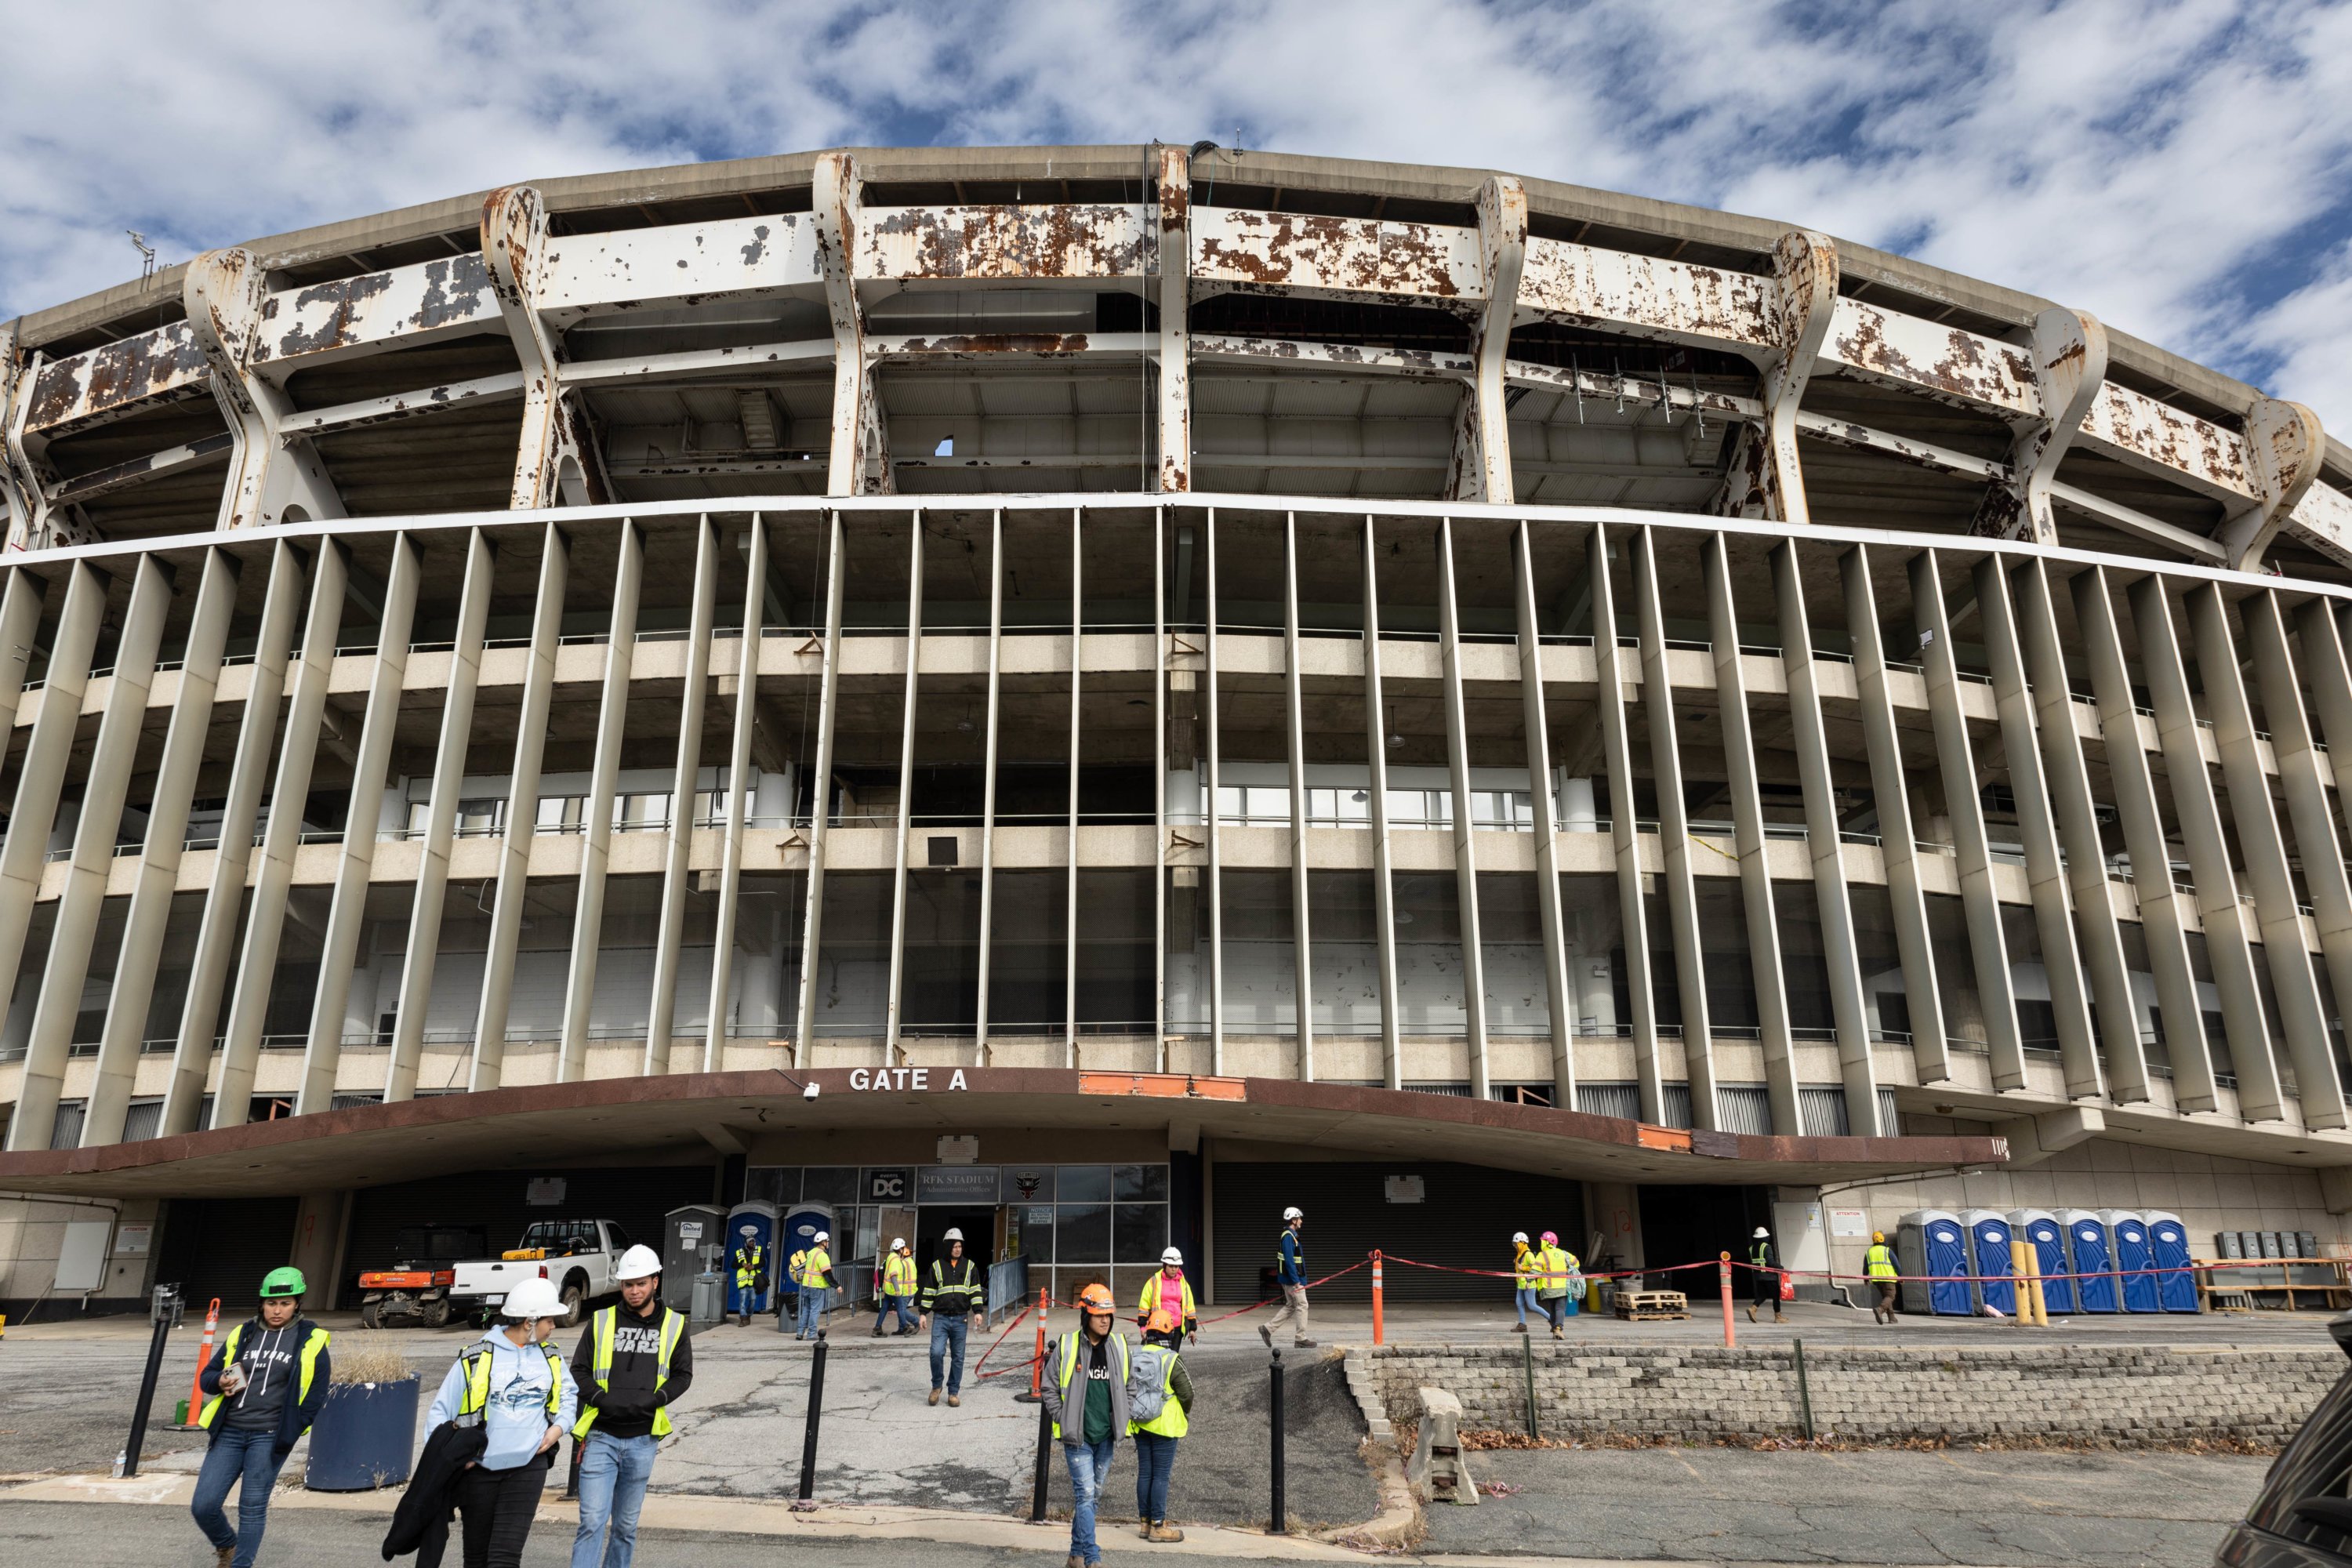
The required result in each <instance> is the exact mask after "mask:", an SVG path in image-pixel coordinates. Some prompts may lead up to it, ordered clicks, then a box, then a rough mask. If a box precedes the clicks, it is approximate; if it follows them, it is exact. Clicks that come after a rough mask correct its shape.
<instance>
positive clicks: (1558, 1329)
mask: <svg viewBox="0 0 2352 1568" xmlns="http://www.w3.org/2000/svg"><path fill="white" fill-rule="evenodd" d="M1542 1240H1543V1245H1542V1246H1541V1247H1538V1249H1537V1251H1536V1255H1535V1258H1536V1303H1537V1305H1538V1307H1540V1308H1541V1309H1542V1310H1543V1313H1544V1316H1545V1317H1546V1318H1548V1319H1549V1320H1550V1321H1551V1337H1552V1338H1553V1339H1556V1340H1564V1339H1566V1338H1568V1308H1569V1299H1570V1297H1571V1296H1574V1295H1575V1294H1576V1293H1577V1292H1579V1291H1580V1290H1581V1289H1583V1288H1584V1276H1583V1275H1582V1274H1580V1273H1579V1272H1578V1269H1579V1268H1580V1267H1581V1266H1580V1264H1579V1263H1578V1262H1577V1260H1576V1254H1574V1253H1573V1252H1570V1251H1569V1250H1568V1249H1567V1248H1565V1247H1561V1246H1560V1244H1559V1232H1558V1231H1552V1230H1548V1231H1546V1232H1544V1233H1543V1238H1542Z"/></svg>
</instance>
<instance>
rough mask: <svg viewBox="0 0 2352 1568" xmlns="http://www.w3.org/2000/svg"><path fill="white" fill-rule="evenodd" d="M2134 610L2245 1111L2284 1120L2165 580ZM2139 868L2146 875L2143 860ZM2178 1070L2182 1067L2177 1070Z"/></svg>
mask: <svg viewBox="0 0 2352 1568" xmlns="http://www.w3.org/2000/svg"><path fill="white" fill-rule="evenodd" d="M2131 609H2132V625H2133V627H2134V629H2135V630H2136V631H2137V633H2138V635H2139V657H2140V668H2141V670H2142V672H2143V674H2144V675H2145V676H2146V678H2147V691H2148V705H2149V706H2150V707H2152V708H2154V709H2155V710H2156V728H2157V733H2158V737H2159V738H2160V739H2161V741H2162V742H2163V748H2164V772H2165V776H2166V781H2167V782H2168V784H2170V785H2171V786H2172V809H2173V811H2174V812H2175V813H2176V814H2178V816H2179V822H2180V841H2181V844H2182V846H2183V847H2185V848H2186V849H2187V850H2188V852H2189V877H2190V879H2191V880H2192V881H2193V882H2194V883H2195V888H2194V889H2193V891H2194V894H2195V897H2196V900H2197V910H2198V914H2199V916H2200V919H2201V921H2202V922H2203V924H2204V928H2205V953H2206V957H2207V958H2208V959H2209V960H2210V962H2211V963H2212V966H2213V988H2214V990H2215V991H2217V992H2219V993H2220V994H2221V1023H2222V1028H2223V1030H2224V1031H2225V1034H2226V1037H2227V1039H2228V1042H2229V1046H2230V1064H2231V1069H2232V1070H2233V1071H2234V1072H2235V1073H2236V1075H2237V1079H2238V1105H2239V1114H2240V1115H2242V1116H2243V1117H2244V1118H2245V1119H2246V1120H2247V1121H2284V1119H2285V1116H2286V1100H2285V1091H2284V1087H2283V1086H2282V1085H2281V1083H2280V1082H2279V1074H2278V1061H2277V1058H2275V1057H2274V1056H2273V1055H2272V1052H2271V1037H2270V1030H2269V1028H2268V1027H2267V1026H2266V1024H2265V1022H2264V1018H2263V998H2262V988H2261V986H2260V985H2259V984H2256V982H2255V979H2254V954H2253V947H2252V940H2251V939H2250V938H2249V937H2248V936H2247V934H2246V929H2245V923H2244V921H2242V919H2241V918H2240V915H2239V913H2238V910H2239V903H2238V879H2237V875H2236V873H2235V872H2234V871H2232V870H2231V866H2230V841H2229V837H2228V836H2227V834H2225V833H2224V832H2223V830H2222V826H2221V805H2220V804H2219V803H2218V802H2217V801H2216V800H2215V799H2214V798H2213V780H2212V776H2211V774H2210V773H2207V772H2206V762H2205V749H2204V747H2203V745H2202V744H2201V743H2200V740H2199V737H2200V735H2201V734H2202V732H2203V730H2202V726H2200V724H2199V723H2198V721H2197V709H2196V704H2195V702H2194V700H2192V699H2191V698H2190V696H2189V671H2188V669H2187V667H2186V666H2185V665H2184V664H2183V663H2182V661H2181V650H2180V638H2179V632H2178V630H2177V629H2176V628H2175V626H2174V625H2173V621H2172V605H2171V602H2170V600H2169V598H2168V595H2166V593H2165V589H2164V580H2163V579H2162V578H2161V577H2158V576H2154V575H2150V576H2146V577H2142V578H2141V579H2140V580H2139V581H2138V582H2137V583H2134V584H2132V585H2131ZM2266 793H2267V792H2266ZM2158 865H2159V866H2161V867H2162V868H2163V869H2162V870H2161V871H2159V872H2158V875H2160V876H2162V877H2163V878H2165V879H2167V880H2169V879H2170V878H2171V875H2172V870H2171V865H2170V861H2169V858H2163V859H2160V860H2159V861H2158ZM2132 871H2133V875H2135V876H2138V875H2140V874H2141V873H2140V869H2139V858H2138V857H2137V855H2135V856H2134V857H2133V858H2132ZM2298 945H2300V944H2299V943H2298ZM2201 1023H2202V1016H2201V1015H2200V1026H2201ZM2166 1033H2167V1034H2170V1033H2171V1031H2170V1029H2169V1028H2168V1029H2167V1030H2166ZM2174 1070H2175V1071H2176V1072H2178V1071H2179V1067H2178V1065H2177V1064H2176V1065H2175V1068H2174Z"/></svg>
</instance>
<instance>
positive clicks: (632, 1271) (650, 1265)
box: [613, 1241, 662, 1284]
mask: <svg viewBox="0 0 2352 1568" xmlns="http://www.w3.org/2000/svg"><path fill="white" fill-rule="evenodd" d="M661 1271H662V1270H661V1258H660V1257H659V1256H658V1255H657V1254H656V1252H655V1251H654V1249H653V1248H652V1247H647V1246H646V1244H645V1243H644V1242H642V1241H641V1242H639V1243H637V1245H636V1246H635V1247H631V1248H629V1250H628V1251H626V1252H624V1253H623V1254H621V1261H620V1262H618V1263H616V1264H614V1266H613V1278H614V1279H618V1280H620V1281H621V1282H622V1283H624V1284H626V1283H627V1282H628V1281H630V1280H632V1279H652V1278H653V1277H654V1276H655V1275H656V1274H658V1273H660V1272H661Z"/></svg>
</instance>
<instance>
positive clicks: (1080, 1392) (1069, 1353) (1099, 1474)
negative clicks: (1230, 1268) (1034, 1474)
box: [1043, 1285, 1130, 1568]
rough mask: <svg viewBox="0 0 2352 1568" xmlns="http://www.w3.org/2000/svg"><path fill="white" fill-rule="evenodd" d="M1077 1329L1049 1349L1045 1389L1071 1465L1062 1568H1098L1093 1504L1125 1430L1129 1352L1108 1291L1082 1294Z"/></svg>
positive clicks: (1093, 1289) (1090, 1288) (1049, 1411)
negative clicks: (1065, 1553) (1117, 1329)
mask: <svg viewBox="0 0 2352 1568" xmlns="http://www.w3.org/2000/svg"><path fill="white" fill-rule="evenodd" d="M1077 1307H1078V1322H1079V1325H1080V1326H1079V1327H1077V1328H1075V1329H1072V1330H1071V1331H1069V1332H1068V1333H1066V1334H1064V1335H1063V1336H1062V1337H1061V1339H1060V1340H1059V1341H1057V1342H1055V1344H1054V1346H1053V1347H1052V1348H1051V1349H1049V1350H1048V1351H1047V1352H1045V1355H1046V1361H1045V1368H1046V1376H1045V1387H1044V1389H1043V1393H1044V1395H1045V1414H1046V1415H1047V1416H1048V1417H1049V1418H1050V1419H1051V1420H1052V1421H1053V1423H1054V1436H1056V1437H1058V1438H1060V1439H1061V1442H1062V1458H1063V1460H1064V1461H1065V1462H1066V1464H1068V1466H1069V1468H1070V1499H1071V1502H1072V1505H1073V1506H1072V1509H1071V1512H1070V1556H1069V1561H1068V1562H1067V1563H1065V1564H1064V1565H1063V1568H1094V1565H1095V1564H1096V1563H1100V1562H1101V1561H1102V1548H1101V1547H1099V1546H1097V1545H1096V1544H1095V1504H1096V1502H1097V1500H1099V1499H1100V1498H1101V1496H1102V1488H1103V1482H1104V1481H1105V1480H1106V1479H1108V1477H1109V1475H1110V1462H1111V1459H1112V1458H1113V1457H1114V1456H1116V1455H1117V1454H1118V1439H1119V1435H1120V1434H1121V1433H1123V1432H1125V1431H1126V1430H1127V1428H1128V1421H1129V1411H1128V1404H1127V1386H1128V1378H1129V1371H1130V1368H1129V1354H1128V1344H1127V1340H1126V1338H1125V1336H1123V1335H1121V1334H1118V1333H1117V1332H1114V1331H1113V1327H1112V1321H1113V1320H1114V1319H1115V1318H1116V1317H1117V1315H1118V1305H1117V1303H1115V1302H1114V1301H1112V1300H1111V1295H1110V1291H1109V1289H1108V1288H1107V1287H1105V1286H1101V1285H1089V1286H1087V1288H1086V1289H1083V1290H1081V1291H1079V1292H1078V1300H1077Z"/></svg>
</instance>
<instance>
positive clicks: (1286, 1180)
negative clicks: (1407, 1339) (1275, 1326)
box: [1214, 1160, 1585, 1307]
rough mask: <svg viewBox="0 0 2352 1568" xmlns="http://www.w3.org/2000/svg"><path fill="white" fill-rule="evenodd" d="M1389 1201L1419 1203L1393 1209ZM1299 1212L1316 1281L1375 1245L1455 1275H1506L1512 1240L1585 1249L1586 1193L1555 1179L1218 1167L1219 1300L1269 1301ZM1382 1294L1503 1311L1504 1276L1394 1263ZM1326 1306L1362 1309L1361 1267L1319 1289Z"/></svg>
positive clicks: (1338, 1167)
mask: <svg viewBox="0 0 2352 1568" xmlns="http://www.w3.org/2000/svg"><path fill="white" fill-rule="evenodd" d="M1391 1177H1394V1178H1400V1179H1401V1180H1400V1185H1399V1187H1398V1190H1397V1194H1396V1195H1397V1196H1398V1197H1400V1198H1410V1197H1412V1194H1413V1193H1414V1191H1415V1187H1414V1183H1415V1182H1416V1181H1417V1183H1418V1192H1419V1201H1417V1202H1393V1203H1392V1202H1391V1201H1390V1190H1389V1183H1390V1179H1391ZM1294 1205H1295V1206H1297V1208H1299V1209H1302V1210H1304V1211H1305V1213H1306V1215H1307V1233H1306V1243H1307V1274H1308V1277H1309V1278H1310V1279H1320V1278H1321V1277H1322V1276H1324V1275H1326V1274H1329V1273H1332V1272H1333V1271H1335V1270H1337V1269H1341V1268H1346V1267H1348V1265H1349V1264H1350V1263H1354V1262H1356V1261H1358V1260H1359V1259H1360V1258H1363V1257H1365V1255H1367V1254H1368V1253H1370V1251H1371V1250H1372V1248H1374V1247H1379V1248H1380V1249H1381V1251H1382V1252H1383V1253H1384V1254H1388V1255H1390V1256H1391V1257H1395V1258H1418V1259H1420V1260H1421V1261H1422V1262H1424V1263H1437V1264H1444V1265H1447V1266H1449V1267H1451V1268H1488V1269H1495V1270H1497V1271H1502V1270H1507V1269H1508V1268H1509V1267H1510V1262H1511V1233H1512V1232H1513V1231H1515V1230H1524V1231H1526V1232H1527V1233H1528V1235H1529V1236H1531V1237H1534V1236H1540V1235H1541V1234H1542V1233H1543V1232H1545V1231H1547V1230H1555V1231H1558V1232H1559V1238H1560V1245H1561V1246H1562V1247H1566V1248H1568V1249H1569V1250H1570V1251H1571V1252H1575V1253H1579V1254H1581V1253H1582V1251H1583V1250H1584V1239H1585V1238H1584V1237H1583V1236H1582V1235H1581V1234H1580V1233H1581V1232H1582V1230H1583V1228H1584V1189H1583V1187H1582V1186H1581V1185H1580V1184H1578V1183H1575V1182H1565V1181H1560V1180H1559V1179H1558V1178H1556V1177H1551V1176H1529V1175H1522V1174H1520V1173H1517V1172H1514V1171H1497V1170H1493V1169H1490V1168H1488V1167H1486V1166H1484V1165H1454V1164H1444V1163H1416V1162H1413V1161H1410V1160H1404V1161H1398V1162H1395V1163H1383V1164H1372V1163H1352V1162H1350V1163H1330V1164H1320V1163H1317V1164H1307V1163H1299V1164H1289V1163H1269V1164H1238V1163H1228V1162H1226V1161H1223V1160H1220V1161H1218V1162H1217V1167H1216V1214H1215V1231H1216V1254H1217V1256H1216V1273H1215V1280H1214V1283H1215V1286H1216V1292H1217V1301H1218V1303H1219V1304H1220V1305H1222V1306H1227V1307H1237V1306H1241V1305H1243V1304H1244V1303H1245V1302H1250V1301H1256V1300H1264V1299H1265V1296H1267V1295H1268V1294H1270V1293H1271V1292H1270V1291H1269V1290H1268V1289H1267V1288H1266V1287H1265V1281H1264V1275H1265V1270H1268V1269H1271V1268H1273V1266H1274V1259H1275V1249H1276V1246H1277V1244H1278V1242H1279V1238H1280V1233H1281V1230H1282V1211H1283V1210H1284V1209H1285V1208H1287V1207H1291V1206H1294ZM1382 1288H1383V1289H1384V1290H1385V1292H1386V1294H1387V1297H1388V1299H1389V1300H1391V1301H1485V1300H1491V1301H1494V1302H1496V1304H1497V1305H1499V1306H1504V1307H1507V1306H1508V1305H1509V1302H1510V1300H1511V1282H1510V1281H1509V1280H1508V1279H1488V1278H1486V1277H1485V1276H1483V1275H1475V1274H1449V1273H1443V1272H1439V1271H1437V1270H1434V1269H1427V1268H1413V1267H1412V1266H1410V1265H1407V1264H1402V1263H1391V1264H1390V1265H1389V1266H1388V1268H1387V1269H1386V1271H1385V1279H1384V1281H1383V1286H1382ZM1316 1293H1317V1294H1318V1295H1321V1296H1328V1297H1329V1298H1330V1299H1332V1300H1343V1301H1362V1300H1370V1298H1371V1293H1372V1282H1371V1271H1370V1269H1369V1268H1360V1269H1358V1270H1356V1271H1355V1272H1354V1273H1353V1274H1350V1275H1348V1276H1347V1277H1346V1278H1344V1279H1334V1280H1332V1281H1331V1282H1330V1283H1329V1284H1328V1285H1324V1286H1321V1287H1318V1289H1317V1292H1316Z"/></svg>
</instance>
